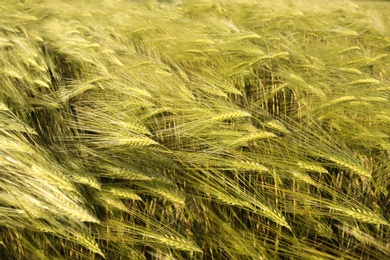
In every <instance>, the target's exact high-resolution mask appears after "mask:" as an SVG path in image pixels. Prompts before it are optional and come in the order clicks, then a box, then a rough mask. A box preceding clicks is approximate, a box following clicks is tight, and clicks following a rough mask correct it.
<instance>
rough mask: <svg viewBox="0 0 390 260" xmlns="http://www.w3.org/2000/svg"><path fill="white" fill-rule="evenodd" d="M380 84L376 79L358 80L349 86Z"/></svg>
mask: <svg viewBox="0 0 390 260" xmlns="http://www.w3.org/2000/svg"><path fill="white" fill-rule="evenodd" d="M380 83H381V82H380V81H379V80H376V79H358V80H355V81H353V82H351V85H363V84H380Z"/></svg>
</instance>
